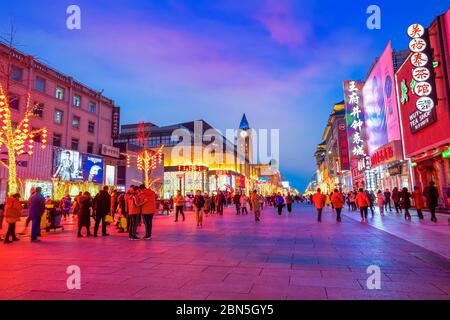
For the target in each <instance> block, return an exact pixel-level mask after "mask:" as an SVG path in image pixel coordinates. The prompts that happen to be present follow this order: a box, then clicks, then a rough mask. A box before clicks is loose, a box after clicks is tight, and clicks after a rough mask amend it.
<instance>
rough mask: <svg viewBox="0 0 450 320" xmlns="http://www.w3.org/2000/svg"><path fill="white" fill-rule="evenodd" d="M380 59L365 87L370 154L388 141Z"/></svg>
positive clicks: (365, 110) (364, 98) (364, 96)
mask: <svg viewBox="0 0 450 320" xmlns="http://www.w3.org/2000/svg"><path fill="white" fill-rule="evenodd" d="M380 61H381V59H380V60H378V62H377V63H376V64H375V66H374V67H373V69H372V71H371V73H370V75H369V77H368V78H367V80H366V83H365V84H364V87H363V100H364V112H365V121H366V128H367V145H368V148H369V155H371V154H372V153H373V152H374V151H375V150H376V149H378V148H379V147H381V146H382V145H385V144H386V143H387V142H388V135H387V122H386V105H385V101H384V89H383V75H382V70H381V65H380Z"/></svg>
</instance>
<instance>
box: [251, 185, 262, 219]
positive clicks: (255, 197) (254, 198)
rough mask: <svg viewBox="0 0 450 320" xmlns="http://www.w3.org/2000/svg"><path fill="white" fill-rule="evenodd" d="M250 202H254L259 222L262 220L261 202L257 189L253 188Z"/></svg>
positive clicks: (254, 210)
mask: <svg viewBox="0 0 450 320" xmlns="http://www.w3.org/2000/svg"><path fill="white" fill-rule="evenodd" d="M250 202H251V203H252V210H253V213H254V214H255V222H258V221H260V220H261V202H260V197H259V196H258V193H257V192H256V190H253V192H252V195H251V197H250Z"/></svg>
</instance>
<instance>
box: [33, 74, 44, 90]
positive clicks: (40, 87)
mask: <svg viewBox="0 0 450 320" xmlns="http://www.w3.org/2000/svg"><path fill="white" fill-rule="evenodd" d="M35 89H36V90H37V91H40V92H45V79H44V78H41V77H39V76H36V83H35Z"/></svg>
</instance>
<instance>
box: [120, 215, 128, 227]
mask: <svg viewBox="0 0 450 320" xmlns="http://www.w3.org/2000/svg"><path fill="white" fill-rule="evenodd" d="M120 227H121V228H122V229H126V228H127V218H125V217H121V218H120Z"/></svg>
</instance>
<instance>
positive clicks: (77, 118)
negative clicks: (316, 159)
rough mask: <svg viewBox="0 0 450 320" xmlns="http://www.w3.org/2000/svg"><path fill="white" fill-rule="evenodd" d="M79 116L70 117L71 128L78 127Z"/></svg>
mask: <svg viewBox="0 0 450 320" xmlns="http://www.w3.org/2000/svg"><path fill="white" fill-rule="evenodd" d="M80 121H81V120H80V117H77V116H73V118H72V128H75V129H80Z"/></svg>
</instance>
